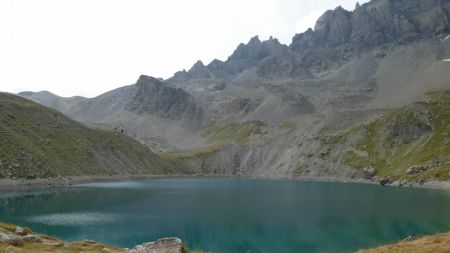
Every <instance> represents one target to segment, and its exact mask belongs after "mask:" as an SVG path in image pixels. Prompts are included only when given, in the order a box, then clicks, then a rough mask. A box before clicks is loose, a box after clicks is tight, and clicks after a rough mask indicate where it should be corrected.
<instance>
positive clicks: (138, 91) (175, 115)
mask: <svg viewBox="0 0 450 253" xmlns="http://www.w3.org/2000/svg"><path fill="white" fill-rule="evenodd" d="M125 109H126V110H129V111H131V112H134V113H136V114H151V115H156V116H157V117H160V118H164V119H171V120H179V119H189V120H201V118H202V109H201V108H199V107H197V105H196V104H195V101H194V98H193V97H192V96H191V95H189V94H188V93H186V92H185V91H184V90H182V89H178V88H172V87H169V86H167V85H165V84H164V83H163V82H162V81H160V80H158V79H156V78H153V77H149V76H141V77H139V79H138V81H137V82H136V84H135V87H134V94H133V96H132V98H131V102H130V103H129V104H128V105H126V107H125Z"/></svg>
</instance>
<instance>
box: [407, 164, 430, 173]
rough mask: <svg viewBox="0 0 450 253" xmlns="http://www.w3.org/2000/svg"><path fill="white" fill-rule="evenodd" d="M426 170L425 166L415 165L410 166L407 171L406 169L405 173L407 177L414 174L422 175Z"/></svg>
mask: <svg viewBox="0 0 450 253" xmlns="http://www.w3.org/2000/svg"><path fill="white" fill-rule="evenodd" d="M426 170H427V168H426V167H425V166H419V165H415V166H411V167H409V168H408V169H406V171H405V172H406V174H408V175H415V174H419V173H422V172H424V171H426Z"/></svg>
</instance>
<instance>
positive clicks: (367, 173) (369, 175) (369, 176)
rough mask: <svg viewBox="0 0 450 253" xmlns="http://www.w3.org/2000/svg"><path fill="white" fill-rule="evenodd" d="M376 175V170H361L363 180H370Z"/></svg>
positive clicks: (372, 168)
mask: <svg viewBox="0 0 450 253" xmlns="http://www.w3.org/2000/svg"><path fill="white" fill-rule="evenodd" d="M376 174H377V170H376V169H375V168H374V167H367V168H365V169H364V170H363V176H364V178H365V179H372V178H373V177H374V176H375V175H376Z"/></svg>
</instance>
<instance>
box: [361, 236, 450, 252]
mask: <svg viewBox="0 0 450 253" xmlns="http://www.w3.org/2000/svg"><path fill="white" fill-rule="evenodd" d="M410 252H414V253H448V252H450V233H444V234H438V235H432V236H425V237H422V238H418V239H414V238H411V239H405V240H403V241H401V242H398V243H395V244H391V245H386V246H382V247H378V248H375V249H368V250H360V251H358V252H357V253H410Z"/></svg>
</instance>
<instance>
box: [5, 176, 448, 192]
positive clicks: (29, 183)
mask: <svg viewBox="0 0 450 253" xmlns="http://www.w3.org/2000/svg"><path fill="white" fill-rule="evenodd" d="M183 178H230V179H231V178H234V179H255V180H279V181H305V182H335V183H351V184H372V185H382V186H390V187H413V188H425V189H441V190H450V181H431V180H430V181H421V182H401V181H395V180H391V179H386V178H372V179H358V178H343V177H296V178H290V177H235V176H227V175H120V176H77V177H67V178H64V177H57V178H38V179H0V191H29V190H35V189H48V188H56V187H67V186H71V185H78V184H88V183H107V182H127V181H145V180H152V179H183Z"/></svg>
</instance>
